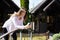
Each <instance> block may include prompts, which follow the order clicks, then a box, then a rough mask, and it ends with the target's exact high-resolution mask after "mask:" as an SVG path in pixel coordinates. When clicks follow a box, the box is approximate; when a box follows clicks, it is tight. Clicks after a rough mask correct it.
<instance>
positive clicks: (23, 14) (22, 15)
mask: <svg viewBox="0 0 60 40" xmlns="http://www.w3.org/2000/svg"><path fill="white" fill-rule="evenodd" d="M25 15H26V11H22V12H21V13H20V14H19V16H18V18H19V19H20V18H22V17H24V16H25Z"/></svg>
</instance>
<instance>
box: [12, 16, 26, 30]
mask: <svg viewBox="0 0 60 40" xmlns="http://www.w3.org/2000/svg"><path fill="white" fill-rule="evenodd" d="M12 22H13V24H14V26H15V27H17V28H19V29H24V28H25V26H24V25H23V26H20V25H18V22H17V18H16V17H13V18H12Z"/></svg>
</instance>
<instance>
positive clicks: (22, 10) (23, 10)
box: [11, 8, 26, 17]
mask: <svg viewBox="0 0 60 40" xmlns="http://www.w3.org/2000/svg"><path fill="white" fill-rule="evenodd" d="M21 12H26V10H25V9H22V8H21V9H20V10H19V11H18V12H14V13H13V14H12V15H11V17H14V16H18V15H20V14H21Z"/></svg>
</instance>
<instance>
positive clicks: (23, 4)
mask: <svg viewBox="0 0 60 40" xmlns="http://www.w3.org/2000/svg"><path fill="white" fill-rule="evenodd" d="M20 4H21V8H25V9H26V11H27V21H26V22H25V24H26V23H27V22H30V21H31V15H30V13H29V11H28V10H29V0H20Z"/></svg>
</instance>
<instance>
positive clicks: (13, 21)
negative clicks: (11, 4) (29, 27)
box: [3, 16, 25, 31]
mask: <svg viewBox="0 0 60 40" xmlns="http://www.w3.org/2000/svg"><path fill="white" fill-rule="evenodd" d="M24 27H25V26H24V25H23V17H22V19H21V20H19V19H18V18H17V16H14V17H10V18H9V19H8V20H7V21H6V22H5V23H4V25H3V28H7V30H8V31H12V30H14V29H16V28H19V29H24Z"/></svg>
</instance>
